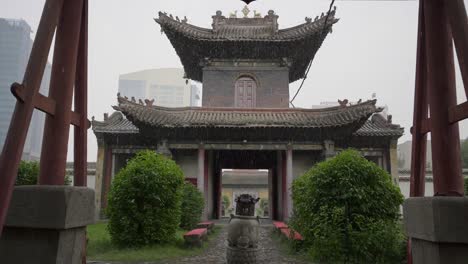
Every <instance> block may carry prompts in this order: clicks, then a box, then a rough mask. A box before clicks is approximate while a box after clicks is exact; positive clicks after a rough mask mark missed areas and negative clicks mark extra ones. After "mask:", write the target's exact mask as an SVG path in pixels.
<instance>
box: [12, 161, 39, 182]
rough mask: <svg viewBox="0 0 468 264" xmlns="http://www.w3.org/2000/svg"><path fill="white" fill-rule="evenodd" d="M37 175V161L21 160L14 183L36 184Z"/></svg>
mask: <svg viewBox="0 0 468 264" xmlns="http://www.w3.org/2000/svg"><path fill="white" fill-rule="evenodd" d="M37 177H39V163H38V162H37V161H23V160H22V161H21V162H20V165H19V168H18V176H17V177H16V182H15V185H36V184H37Z"/></svg>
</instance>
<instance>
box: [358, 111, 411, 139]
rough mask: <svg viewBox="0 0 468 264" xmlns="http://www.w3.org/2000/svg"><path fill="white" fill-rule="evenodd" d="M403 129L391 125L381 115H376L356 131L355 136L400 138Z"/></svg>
mask: <svg viewBox="0 0 468 264" xmlns="http://www.w3.org/2000/svg"><path fill="white" fill-rule="evenodd" d="M403 132H404V129H403V128H402V127H400V126H399V125H395V124H392V123H390V122H388V120H387V119H385V118H384V117H383V116H382V114H380V113H376V114H374V115H372V117H371V118H370V119H369V120H367V122H366V123H364V125H363V126H362V127H361V128H360V129H358V130H357V131H356V132H355V133H354V135H355V136H374V137H375V136H379V137H401V136H402V135H403Z"/></svg>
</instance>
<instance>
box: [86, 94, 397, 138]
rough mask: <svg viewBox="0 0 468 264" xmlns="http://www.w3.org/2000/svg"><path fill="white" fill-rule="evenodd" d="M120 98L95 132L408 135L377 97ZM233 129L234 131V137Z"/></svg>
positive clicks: (97, 123) (94, 121) (95, 127)
mask: <svg viewBox="0 0 468 264" xmlns="http://www.w3.org/2000/svg"><path fill="white" fill-rule="evenodd" d="M118 101H119V105H118V106H114V109H116V110H117V111H118V112H114V113H113V114H112V115H111V116H110V117H109V118H107V119H106V120H104V121H96V120H94V119H93V121H92V125H93V131H94V132H95V133H96V134H129V135H131V134H139V133H140V132H141V131H142V129H143V130H146V131H148V130H149V131H152V132H151V133H150V134H152V135H159V136H163V135H164V134H165V133H166V134H167V135H170V134H174V133H170V132H167V131H182V132H183V133H180V134H178V137H184V135H186V133H190V131H191V129H192V130H193V129H194V130H204V129H209V130H211V131H215V130H216V129H222V130H225V129H243V131H244V132H245V131H248V130H252V131H258V129H263V130H265V129H267V130H268V129H270V130H272V131H273V130H278V129H283V130H284V129H300V131H302V132H301V134H302V133H306V134H310V133H312V131H319V132H318V133H319V134H326V133H329V132H326V130H328V131H335V132H336V131H345V134H348V133H349V135H352V136H355V137H391V138H398V137H400V136H401V135H403V128H401V127H400V126H399V125H395V124H392V123H391V122H389V121H388V120H387V118H385V117H383V115H382V114H381V113H379V112H380V111H381V110H382V109H381V108H379V107H376V100H369V101H366V102H363V103H359V104H355V105H351V106H337V107H330V108H322V109H298V108H283V109H259V108H255V109H239V108H202V107H184V108H166V107H159V106H148V105H141V104H139V103H136V102H133V101H131V100H128V99H126V98H123V97H119V98H118ZM124 116H125V117H124ZM187 129H189V130H187ZM155 131H157V132H155ZM161 131H166V132H164V133H163V132H161ZM206 131H208V130H206ZM233 131H234V130H233ZM307 131H309V132H307ZM226 133H227V134H229V132H226ZM233 133H235V132H231V134H230V135H231V136H234V135H233ZM253 133H255V132H253ZM175 134H177V133H175ZM202 134H203V133H202ZM205 134H206V133H205ZM286 134H287V133H286ZM312 134H313V133H312ZM312 134H311V135H312ZM307 137H309V136H307ZM176 139H177V138H176ZM180 139H181V140H183V139H182V138H180Z"/></svg>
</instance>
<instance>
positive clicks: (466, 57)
mask: <svg viewBox="0 0 468 264" xmlns="http://www.w3.org/2000/svg"><path fill="white" fill-rule="evenodd" d="M445 4H446V6H447V8H446V12H447V16H448V17H449V21H450V27H451V29H452V36H453V42H454V43H455V48H456V51H457V57H458V64H459V66H460V71H461V75H462V79H463V84H464V86H465V94H466V96H467V97H468V18H467V15H466V8H465V3H464V2H463V0H447V1H445ZM465 118H466V117H465Z"/></svg>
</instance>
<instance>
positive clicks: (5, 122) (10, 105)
mask: <svg viewBox="0 0 468 264" xmlns="http://www.w3.org/2000/svg"><path fill="white" fill-rule="evenodd" d="M31 32H32V31H31V27H30V26H29V25H28V23H26V21H24V20H22V19H5V18H0V149H2V148H3V144H4V142H5V138H6V134H7V132H8V127H9V125H10V121H11V117H12V114H13V111H14V108H15V104H16V99H15V97H14V96H13V95H12V94H11V92H10V86H11V84H12V83H13V82H21V81H22V79H23V75H24V72H25V70H26V65H27V63H28V59H29V54H30V53H31V48H32V43H33V41H32V39H31ZM50 72H51V66H50V64H47V66H46V69H45V71H44V78H43V80H42V83H41V88H40V92H41V93H42V94H44V95H47V94H48V92H49V83H50ZM44 119H45V114H44V113H41V112H39V111H38V110H34V114H33V118H32V120H31V125H30V128H29V132H28V136H27V139H26V143H25V146H24V151H23V157H22V158H23V159H25V160H38V159H39V156H40V153H41V144H42V134H43V130H44Z"/></svg>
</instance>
